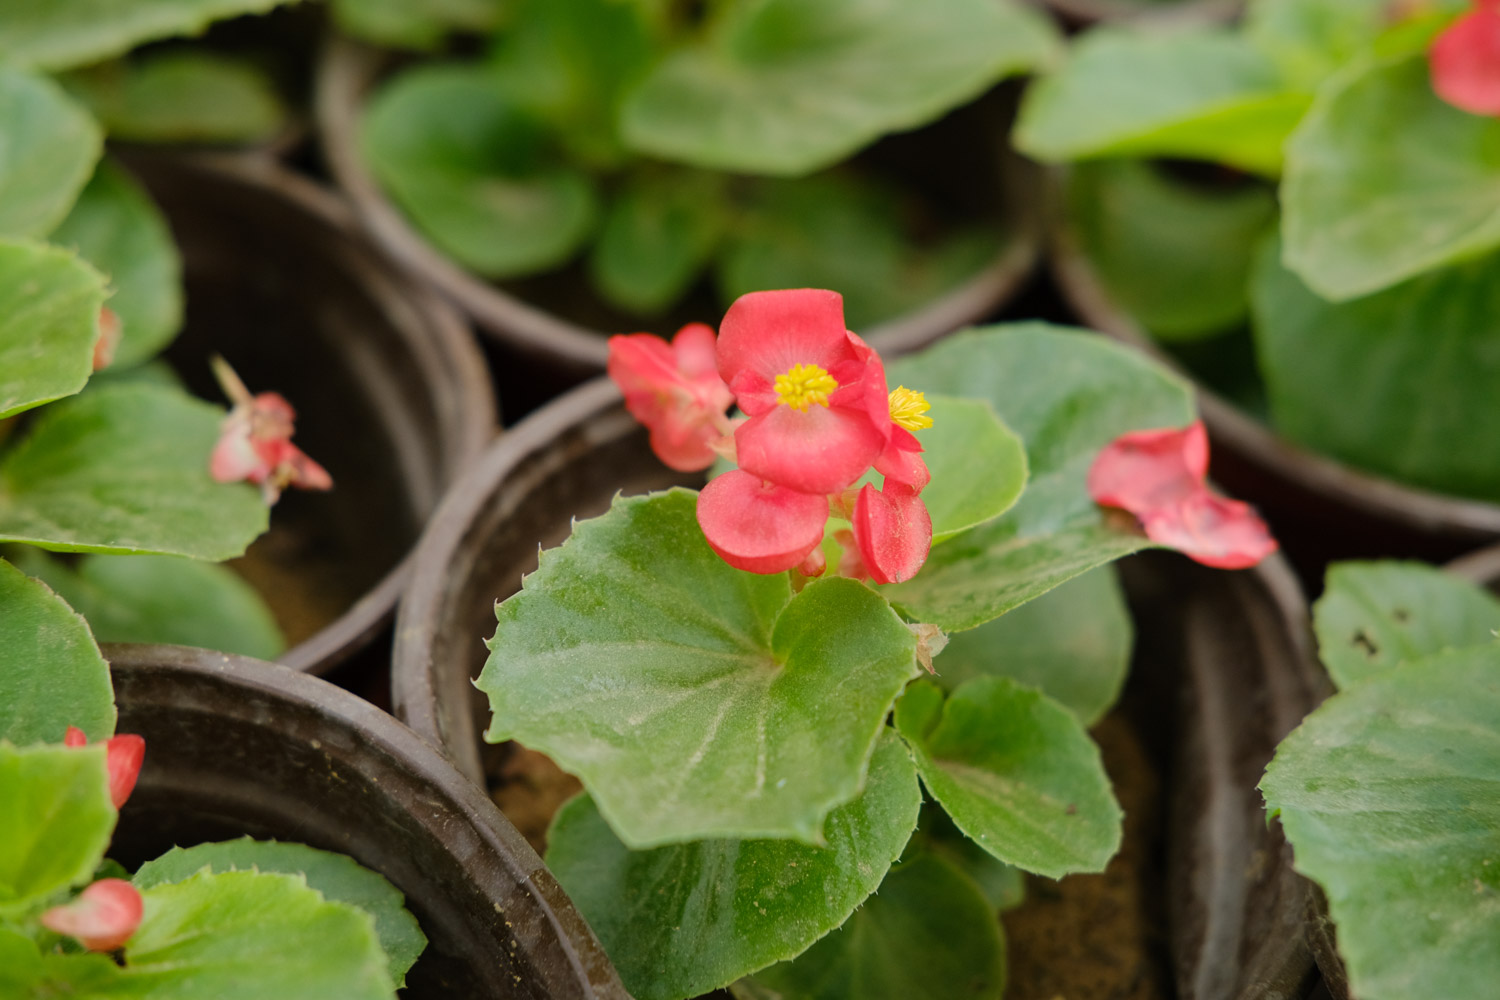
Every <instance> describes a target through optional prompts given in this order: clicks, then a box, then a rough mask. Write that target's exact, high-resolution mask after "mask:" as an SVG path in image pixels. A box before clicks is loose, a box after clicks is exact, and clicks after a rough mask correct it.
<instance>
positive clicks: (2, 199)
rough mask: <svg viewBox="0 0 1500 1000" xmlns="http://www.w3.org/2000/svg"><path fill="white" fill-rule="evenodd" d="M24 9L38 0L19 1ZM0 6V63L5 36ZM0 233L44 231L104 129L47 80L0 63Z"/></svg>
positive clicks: (72, 193)
mask: <svg viewBox="0 0 1500 1000" xmlns="http://www.w3.org/2000/svg"><path fill="white" fill-rule="evenodd" d="M23 6H25V7H26V8H27V9H31V8H33V7H36V8H38V9H40V7H41V6H42V5H37V4H25V5H23ZM16 7H17V5H14V4H8V5H6V6H5V7H4V8H3V9H0V64H3V63H4V62H5V49H6V47H7V46H8V44H9V43H10V41H11V36H10V34H9V32H8V29H7V27H6V21H7V19H8V18H9V17H10V14H8V13H7V12H8V11H10V12H13V11H15V10H16ZM0 135H4V136H5V148H4V150H3V152H0V237H5V236H45V235H46V234H47V233H48V232H49V231H50V230H51V229H52V227H53V226H56V225H57V224H58V223H59V222H61V221H62V219H63V216H65V215H67V214H68V209H69V208H70V207H71V206H72V204H73V199H74V198H77V197H78V192H79V191H81V190H83V185H84V184H85V183H87V182H88V179H89V175H90V174H92V173H93V172H94V164H95V163H97V162H98V160H99V154H100V153H101V152H102V150H103V146H104V135H103V133H102V132H101V131H100V130H99V126H98V125H97V124H95V122H94V120H93V119H92V118H90V117H89V114H88V112H87V111H85V110H84V109H83V107H82V106H81V105H79V104H78V102H77V101H75V100H73V99H72V98H71V97H69V96H68V95H67V94H66V93H64V92H63V89H62V88H61V87H59V86H58V85H57V84H56V83H54V82H53V81H52V80H49V79H47V78H45V77H41V76H35V75H33V74H31V73H22V72H18V71H16V70H14V69H10V68H8V67H6V66H4V65H0Z"/></svg>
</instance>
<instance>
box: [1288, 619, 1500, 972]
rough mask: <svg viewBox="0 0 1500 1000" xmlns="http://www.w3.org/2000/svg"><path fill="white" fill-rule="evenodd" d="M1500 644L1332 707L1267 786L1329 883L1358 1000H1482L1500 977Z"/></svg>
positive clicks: (1312, 869)
mask: <svg viewBox="0 0 1500 1000" xmlns="http://www.w3.org/2000/svg"><path fill="white" fill-rule="evenodd" d="M1497 719H1500V649H1497V648H1496V647H1494V646H1493V645H1490V646H1487V647H1485V648H1482V649H1471V650H1464V651H1460V652H1449V653H1442V654H1439V655H1437V656H1434V657H1430V658H1427V659H1422V660H1418V661H1415V662H1412V663H1407V664H1404V665H1402V666H1401V668H1400V669H1398V670H1388V671H1386V672H1385V673H1382V674H1379V675H1376V676H1373V677H1371V678H1370V679H1368V680H1364V681H1361V682H1360V683H1358V684H1356V685H1355V686H1354V687H1352V688H1349V689H1348V690H1346V691H1343V692H1341V693H1340V694H1338V695H1335V696H1334V697H1333V698H1330V699H1329V700H1328V701H1327V702H1326V703H1324V705H1323V706H1322V707H1321V708H1319V709H1318V710H1317V711H1315V712H1313V714H1312V715H1310V716H1308V718H1307V719H1306V721H1304V722H1303V723H1302V725H1301V727H1299V728H1298V729H1297V730H1296V731H1295V732H1293V733H1292V734H1291V735H1290V736H1288V737H1287V738H1286V739H1285V740H1284V741H1282V744H1281V746H1280V747H1279V748H1278V749H1277V751H1276V758H1275V760H1273V761H1272V762H1271V766H1270V767H1269V768H1267V770H1266V776H1265V778H1264V779H1263V780H1262V781H1261V785H1260V787H1261V791H1262V792H1263V793H1264V794H1265V797H1266V805H1267V807H1268V809H1269V811H1270V813H1271V815H1273V816H1275V815H1279V816H1280V817H1281V825H1282V828H1283V829H1284V830H1285V831H1286V836H1287V840H1289V841H1290V842H1291V844H1292V848H1293V850H1294V852H1295V854H1296V865H1297V870H1298V871H1300V872H1302V873H1303V874H1305V875H1307V876H1308V877H1309V878H1311V879H1313V880H1314V881H1316V882H1317V883H1318V884H1319V885H1321V886H1322V887H1323V891H1324V892H1325V893H1326V894H1327V896H1328V908H1329V912H1330V914H1331V915H1332V917H1333V921H1334V924H1335V925H1336V926H1337V928H1338V945H1339V953H1340V954H1341V955H1342V956H1343V958H1344V964H1345V966H1346V967H1347V969H1348V973H1349V987H1350V992H1351V994H1355V995H1358V996H1359V997H1360V998H1361V1000H1429V998H1430V1000H1439V998H1448V997H1481V996H1485V995H1486V994H1488V993H1489V992H1490V991H1491V990H1493V988H1494V984H1495V983H1496V982H1497V981H1500V733H1497V727H1496V720H1497Z"/></svg>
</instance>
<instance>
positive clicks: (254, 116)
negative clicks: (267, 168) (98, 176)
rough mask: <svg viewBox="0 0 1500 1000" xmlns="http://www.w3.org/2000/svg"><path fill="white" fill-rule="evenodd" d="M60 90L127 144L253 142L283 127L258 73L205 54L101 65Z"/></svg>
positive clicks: (281, 111)
mask: <svg viewBox="0 0 1500 1000" xmlns="http://www.w3.org/2000/svg"><path fill="white" fill-rule="evenodd" d="M62 82H63V85H64V86H66V87H67V88H68V90H69V91H71V92H72V93H73V95H74V96H75V97H77V98H78V99H79V100H81V101H83V102H84V103H85V104H86V105H88V107H89V110H91V111H93V113H94V116H95V117H96V118H98V119H99V121H100V123H101V124H102V125H103V126H104V129H105V131H106V132H108V133H109V135H110V137H111V138H114V139H124V140H126V141H128V142H202V143H251V142H259V141H261V140H264V139H268V138H270V137H271V136H273V135H274V134H275V133H276V131H277V130H278V129H280V128H281V126H282V123H283V122H284V121H285V120H286V109H285V108H283V107H282V105H281V98H280V97H279V96H278V95H277V93H276V87H275V85H274V84H273V83H272V82H271V79H270V77H269V76H267V74H266V72H265V71H264V70H263V69H261V68H260V67H259V66H258V65H256V64H255V63H253V62H250V61H248V60H244V59H236V58H233V57H231V56H226V55H223V54H220V53H217V52H210V51H206V50H185V51H168V52H157V53H152V54H149V55H145V56H141V57H139V58H136V59H130V60H126V61H121V62H111V63H104V64H102V65H99V66H94V67H90V68H89V69H86V70H80V71H78V72H75V73H72V74H70V75H68V76H66V77H64V78H63V81H62Z"/></svg>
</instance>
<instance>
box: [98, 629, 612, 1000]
mask: <svg viewBox="0 0 1500 1000" xmlns="http://www.w3.org/2000/svg"><path fill="white" fill-rule="evenodd" d="M104 655H105V657H106V659H108V660H109V661H110V668H111V673H112V675H113V678H114V685H115V696H116V700H117V702H118V706H119V712H120V722H119V726H120V731H121V732H129V733H139V734H141V735H142V736H144V737H145V738H146V746H147V751H146V762H145V766H144V768H143V769H142V771H141V776H140V781H139V783H138V784H137V786H136V789H135V792H134V793H133V794H132V796H131V799H130V802H129V803H128V804H127V805H126V807H125V808H124V810H123V811H122V812H121V815H120V825H119V828H118V830H117V831H116V834H115V840H114V846H113V848H112V851H111V856H112V857H114V858H115V859H116V860H118V861H120V862H121V863H123V864H125V865H126V866H127V867H129V868H131V869H134V868H135V867H136V866H138V865H139V864H140V863H142V862H143V861H146V860H148V859H150V858H154V857H157V856H158V855H160V854H161V853H163V852H165V851H166V850H167V849H169V848H171V847H172V846H173V845H181V846H188V845H192V844H197V843H205V842H212V841H219V840H225V839H230V838H234V837H239V836H242V835H249V836H252V837H257V838H275V839H278V840H290V841H299V842H303V843H307V844H311V845H312V846H314V847H320V848H323V849H325V850H331V851H339V852H342V853H344V854H348V855H350V856H352V857H353V858H354V859H355V860H356V861H358V862H359V863H360V864H362V865H364V866H366V867H367V868H371V869H373V870H375V871H378V872H380V873H381V874H383V875H384V876H385V877H386V878H388V879H389V880H390V881H391V882H392V883H393V884H394V885H395V886H396V888H398V889H400V890H401V891H402V892H403V893H405V895H406V905H407V908H408V909H410V910H411V912H412V913H413V915H415V916H416V918H417V920H418V921H419V922H420V923H421V924H422V929H423V931H424V932H425V933H426V934H427V937H428V939H429V944H428V946H427V950H426V951H425V952H424V953H423V955H422V957H421V958H420V959H419V960H418V962H417V964H416V965H415V966H413V968H412V970H411V972H410V974H409V975H408V980H407V988H406V989H405V991H404V992H403V994H402V995H403V996H405V997H408V998H411V1000H424V998H433V1000H438V998H443V1000H446V998H449V997H457V996H462V997H473V998H476V1000H477V998H486V1000H500V998H507V1000H509V998H523V997H524V998H536V1000H543V998H548V1000H564V998H566V1000H585V998H599V1000H628V997H626V994H625V992H624V990H623V989H622V988H621V987H620V985H619V982H618V980H617V979H616V977H615V975H614V972H613V970H612V969H611V968H610V966H609V963H608V961H607V960H606V959H605V957H604V953H603V951H602V950H601V949H600V947H599V945H598V943H597V942H596V941H595V940H594V939H593V936H592V935H591V934H590V933H589V930H588V927H587V925H586V924H585V923H584V922H583V919H582V918H581V917H580V916H579V915H578V913H577V912H576V911H575V910H574V909H573V907H572V905H571V904H570V903H569V902H568V900H567V897H566V896H564V895H563V893H562V891H561V889H559V888H558V886H557V883H556V882H555V881H553V879H552V877H551V875H550V874H549V873H548V872H547V870H546V868H544V867H543V866H542V863H541V860H540V859H539V858H538V857H537V856H536V854H535V853H534V852H533V851H532V850H531V848H529V847H527V846H526V843H525V841H524V840H522V839H521V837H520V836H519V835H518V834H517V833H516V831H515V829H514V827H512V826H511V825H510V824H509V823H508V822H506V820H505V818H504V817H503V816H502V815H501V814H500V812H499V811H498V810H497V809H496V808H495V807H494V805H493V804H492V803H491V802H490V801H489V800H488V799H487V798H486V797H485V796H484V793H483V792H482V791H480V790H479V789H477V788H475V787H474V786H473V785H472V784H471V783H470V782H469V781H467V780H466V779H465V778H464V777H463V776H462V775H460V774H459V773H458V772H457V771H455V770H454V769H453V767H452V766H451V765H450V764H449V763H448V762H447V761H445V760H444V759H443V758H442V757H441V756H440V755H439V754H438V753H437V752H436V751H434V750H433V749H432V748H430V747H429V746H428V745H427V744H426V743H424V742H423V741H422V740H421V739H419V738H418V737H417V736H416V735H415V734H414V733H412V732H411V731H410V730H409V729H407V728H406V727H405V726H402V725H401V724H400V723H398V722H396V721H395V720H394V719H392V718H391V717H390V716H388V715H386V714H385V713H384V712H381V711H380V710H379V709H377V708H375V707H373V706H371V705H369V704H368V703H366V702H364V701H362V700H360V699H359V698H356V697H355V696H354V695H351V694H349V693H348V692H345V691H343V690H340V689H339V688H336V687H334V686H333V685H331V684H328V683H327V682H325V681H321V680H319V679H317V678H315V677H307V676H303V675H301V674H298V673H296V672H294V671H291V670H288V669H286V668H285V667H281V666H278V665H275V664H270V663H264V662H261V661H259V660H251V659H248V658H245V657H237V656H228V655H225V654H222V653H213V652H208V651H206V650H196V649H188V648H186V647H182V646H146V645H114V646H105V647H104Z"/></svg>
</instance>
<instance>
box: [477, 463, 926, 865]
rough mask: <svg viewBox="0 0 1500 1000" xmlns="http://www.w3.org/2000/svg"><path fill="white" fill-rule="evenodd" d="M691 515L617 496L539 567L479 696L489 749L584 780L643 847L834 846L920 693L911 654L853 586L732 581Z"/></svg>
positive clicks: (670, 496)
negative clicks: (847, 810)
mask: <svg viewBox="0 0 1500 1000" xmlns="http://www.w3.org/2000/svg"><path fill="white" fill-rule="evenodd" d="M696 501H697V495H696V494H695V493H692V492H691V491H688V490H682V489H677V490H672V491H670V492H667V493H657V494H652V495H650V496H647V497H632V498H616V500H615V502H614V505H613V507H612V508H611V509H610V511H609V512H608V513H607V514H604V515H603V516H601V517H597V518H594V519H592V520H588V521H581V522H579V523H578V524H577V525H576V526H575V528H574V531H573V534H572V537H570V538H569V539H568V541H567V542H565V543H564V544H563V545H562V546H561V547H560V548H556V549H550V550H548V551H546V552H543V553H542V557H541V565H540V568H539V569H538V570H537V571H536V572H535V573H533V574H532V575H531V576H529V577H527V578H526V580H525V584H524V587H523V589H522V591H521V592H520V593H519V594H516V595H515V596H513V597H511V598H509V599H508V600H506V601H505V602H504V603H503V604H501V605H500V606H499V608H498V609H497V611H496V614H497V616H498V618H499V627H498V628H497V629H496V632H495V638H494V640H493V642H492V643H491V644H490V648H491V654H490V658H489V662H487V663H486V664H485V668H484V672H483V673H482V674H481V675H480V678H479V681H478V686H479V688H480V689H481V690H482V691H484V692H485V693H486V694H488V695H489V698H490V707H491V709H492V710H493V712H494V721H493V724H492V725H491V727H490V730H489V732H488V734H487V736H486V738H487V739H489V740H491V741H496V742H498V741H500V740H503V739H516V740H519V741H521V742H522V743H523V744H525V745H526V746H528V747H531V748H532V749H534V750H540V751H542V752H544V753H546V754H548V755H549V756H551V757H552V758H553V759H555V760H556V761H557V762H558V763H559V764H560V765H561V766H562V767H563V768H564V769H565V770H567V771H569V772H571V773H574V774H577V775H578V776H579V777H580V778H582V779H583V782H584V784H585V786H586V787H588V788H589V790H590V791H591V793H592V794H593V796H594V800H595V801H596V802H597V803H598V807H599V810H600V812H601V813H603V814H604V816H605V818H606V819H608V821H609V823H610V826H612V827H613V828H614V830H615V832H616V833H617V834H619V836H620V838H621V839H622V840H623V841H624V842H625V843H626V844H628V845H630V846H632V847H637V848H640V847H650V846H655V845H658V844H666V843H672V842H676V841H686V840H697V839H703V838H707V837H735V838H750V837H791V838H795V839H798V840H801V841H804V842H807V843H813V844H816V843H820V842H821V841H822V838H823V836H824V827H823V821H824V817H825V816H826V815H827V814H828V812H829V810H831V809H833V808H834V807H836V806H838V805H840V804H842V803H845V802H848V801H849V800H850V799H852V798H853V797H854V796H855V795H857V794H858V792H859V789H860V788H861V787H862V785H863V783H864V775H865V768H866V766H867V764H868V762H869V759H870V754H871V753H872V752H873V751H874V749H875V743H876V740H877V739H878V738H879V736H880V733H881V731H882V730H883V729H884V720H885V716H886V713H887V712H888V711H889V710H890V707H891V705H892V703H893V702H894V701H895V699H896V696H897V695H898V694H899V693H900V692H901V689H902V687H904V686H905V684H906V682H907V681H908V680H910V679H911V678H912V677H913V676H915V672H916V670H917V667H916V660H915V639H914V638H913V636H912V634H911V632H910V631H909V630H908V629H907V628H906V626H905V625H904V624H903V623H902V622H901V620H900V618H899V617H897V615H896V614H895V613H894V612H893V611H892V610H891V609H890V607H889V606H887V605H886V603H885V602H884V601H883V600H881V599H880V597H879V596H878V595H877V594H875V593H874V592H873V591H871V590H870V589H869V588H867V587H865V586H864V585H862V584H859V583H856V582H854V581H852V580H847V579H831V580H826V581H822V582H819V583H815V584H812V585H811V586H809V587H808V588H807V589H805V590H803V591H802V592H801V593H800V594H798V595H796V596H795V597H793V596H792V592H791V585H790V583H789V581H788V579H787V577H786V575H785V574H778V575H775V576H759V575H756V574H754V573H746V572H743V571H741V570H737V569H734V568H733V567H731V566H729V565H728V564H727V563H725V562H724V561H723V560H722V559H720V558H719V557H718V556H717V555H715V554H714V552H713V550H712V549H710V548H709V547H708V543H707V542H706V541H704V539H703V531H702V529H701V528H699V527H698V521H697V518H696V516H695V514H694V510H695V506H696ZM829 705H837V706H838V712H837V713H835V714H830V713H829V712H828V711H827V707H828V706H829Z"/></svg>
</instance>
